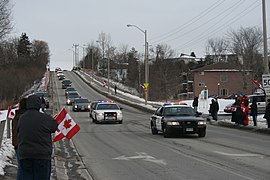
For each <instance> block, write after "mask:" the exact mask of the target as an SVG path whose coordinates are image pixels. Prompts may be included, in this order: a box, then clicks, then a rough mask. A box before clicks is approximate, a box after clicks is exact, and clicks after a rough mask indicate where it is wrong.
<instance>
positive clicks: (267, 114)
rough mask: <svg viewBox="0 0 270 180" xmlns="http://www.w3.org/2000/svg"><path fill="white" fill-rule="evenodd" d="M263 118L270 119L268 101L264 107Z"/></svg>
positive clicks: (269, 104)
mask: <svg viewBox="0 0 270 180" xmlns="http://www.w3.org/2000/svg"><path fill="white" fill-rule="evenodd" d="M263 118H265V119H270V103H269V102H268V104H267V106H266V108H265V114H264V116H263Z"/></svg>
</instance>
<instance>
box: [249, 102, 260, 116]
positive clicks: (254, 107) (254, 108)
mask: <svg viewBox="0 0 270 180" xmlns="http://www.w3.org/2000/svg"><path fill="white" fill-rule="evenodd" d="M250 115H251V116H258V107H257V102H256V101H253V102H252V104H251V106H250Z"/></svg>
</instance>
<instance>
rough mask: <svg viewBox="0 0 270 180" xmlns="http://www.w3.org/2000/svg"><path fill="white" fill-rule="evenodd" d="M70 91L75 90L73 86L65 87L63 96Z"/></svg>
mask: <svg viewBox="0 0 270 180" xmlns="http://www.w3.org/2000/svg"><path fill="white" fill-rule="evenodd" d="M71 91H76V89H75V88H74V87H67V88H66V89H65V96H67V94H68V93H69V92H71Z"/></svg>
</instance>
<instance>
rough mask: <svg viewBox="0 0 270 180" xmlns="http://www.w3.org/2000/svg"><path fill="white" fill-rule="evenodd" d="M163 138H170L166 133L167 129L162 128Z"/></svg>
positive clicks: (167, 132)
mask: <svg viewBox="0 0 270 180" xmlns="http://www.w3.org/2000/svg"><path fill="white" fill-rule="evenodd" d="M163 136H164V137H165V138H168V137H170V133H169V131H168V129H167V128H166V127H164V129H163Z"/></svg>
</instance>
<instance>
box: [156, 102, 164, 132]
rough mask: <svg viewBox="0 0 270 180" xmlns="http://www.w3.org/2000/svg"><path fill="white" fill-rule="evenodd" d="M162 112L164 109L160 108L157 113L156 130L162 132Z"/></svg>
mask: <svg viewBox="0 0 270 180" xmlns="http://www.w3.org/2000/svg"><path fill="white" fill-rule="evenodd" d="M162 110H163V107H160V108H158V109H157V111H156V128H157V130H159V131H162V123H161V119H162Z"/></svg>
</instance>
